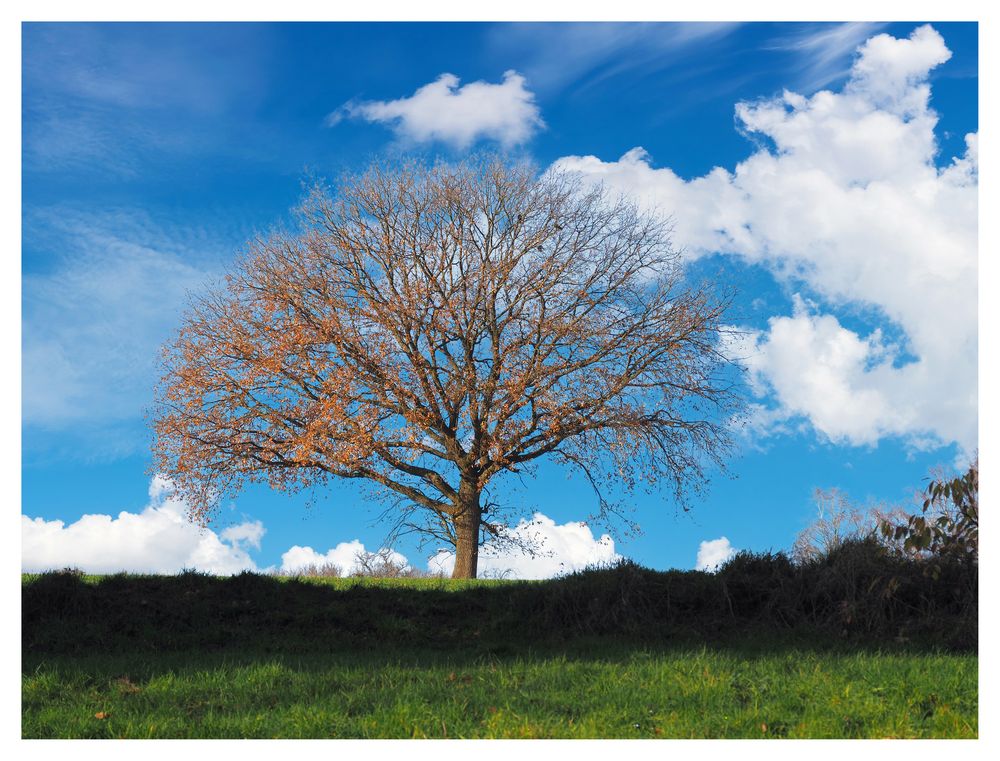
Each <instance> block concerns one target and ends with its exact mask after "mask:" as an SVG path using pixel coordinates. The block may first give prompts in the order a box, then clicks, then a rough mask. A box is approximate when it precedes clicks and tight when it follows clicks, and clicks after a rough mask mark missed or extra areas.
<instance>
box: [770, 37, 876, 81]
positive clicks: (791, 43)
mask: <svg viewBox="0 0 1000 761" xmlns="http://www.w3.org/2000/svg"><path fill="white" fill-rule="evenodd" d="M883 27H885V24H881V23H874V22H868V21H861V22H846V23H840V24H837V23H819V24H807V25H804V26H802V27H799V28H798V29H797V30H796V31H795V32H793V33H791V34H788V35H784V36H782V37H778V38H775V39H773V40H772V41H771V42H770V43H769V44H767V45H766V46H765V47H766V48H767V49H770V50H782V51H789V52H792V53H794V54H796V57H797V59H798V63H799V67H798V73H797V74H796V76H795V81H792V82H789V83H788V84H789V86H790V87H794V88H795V89H796V90H799V91H803V92H807V93H812V92H814V91H816V90H819V89H820V88H822V87H826V86H827V85H829V84H831V83H832V82H834V81H836V80H838V79H840V78H842V77H845V76H847V75H848V74H850V72H851V64H852V59H853V58H854V55H855V53H856V52H857V49H858V47H859V46H860V45H861V44H862V43H864V41H865V40H867V39H868V38H869V37H871V36H872V35H874V34H875V33H877V32H878V31H879V30H880V29H882V28H883Z"/></svg>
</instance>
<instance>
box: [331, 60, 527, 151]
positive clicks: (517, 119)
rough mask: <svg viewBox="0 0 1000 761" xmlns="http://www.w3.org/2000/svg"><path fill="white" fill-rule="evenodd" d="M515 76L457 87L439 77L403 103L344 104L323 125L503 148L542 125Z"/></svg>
mask: <svg viewBox="0 0 1000 761" xmlns="http://www.w3.org/2000/svg"><path fill="white" fill-rule="evenodd" d="M526 85H527V83H526V81H525V78H524V77H523V76H521V75H520V74H518V73H517V72H516V71H513V70H509V71H506V72H504V75H503V81H502V82H500V83H497V84H494V83H490V82H483V81H478V82H469V83H468V84H465V85H461V84H460V80H459V78H458V77H456V76H455V75H454V74H442V75H441V76H440V77H438V78H437V79H436V80H434V81H433V82H431V83H430V84H426V85H424V86H423V87H420V88H418V89H417V90H416V92H414V93H413V95H410V96H409V97H405V98H398V99H396V100H388V101H384V100H367V101H364V100H363V101H348V102H347V103H345V104H344V105H342V106H341V107H340V108H338V109H337V110H335V111H333V112H332V113H331V114H330V115H329V116H327V118H326V123H327V125H328V126H334V125H336V124H338V123H340V122H341V121H343V120H344V119H362V120H364V121H368V122H373V123H377V124H385V125H387V126H388V127H390V128H391V129H392V130H393V131H394V132H395V133H396V135H397V136H398V137H399V138H401V139H402V140H405V141H410V142H414V143H428V142H435V141H436V142H442V143H447V144H449V145H451V146H453V147H455V148H458V149H465V148H468V147H469V146H470V145H472V143H474V142H476V141H478V140H493V141H496V142H498V143H500V144H501V145H503V146H504V147H512V146H515V145H519V144H522V143H525V142H527V141H528V140H529V139H530V138H531V137H532V135H534V133H535V132H536V131H537V130H539V129H542V128H543V127H544V126H545V122H544V121H542V116H541V112H540V111H539V108H538V105H537V104H536V103H535V96H534V93H532V92H531V91H530V90H529V89H528V88H527V86H526Z"/></svg>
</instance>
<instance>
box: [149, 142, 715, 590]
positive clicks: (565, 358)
mask: <svg viewBox="0 0 1000 761" xmlns="http://www.w3.org/2000/svg"><path fill="white" fill-rule="evenodd" d="M300 222H301V227H300V229H299V230H298V231H297V232H295V233H275V234H273V235H271V236H270V237H267V238H262V239H259V240H256V241H254V242H253V243H252V244H251V246H250V250H249V253H248V255H247V256H246V258H245V259H244V260H243V262H242V263H241V264H240V265H239V266H238V268H237V269H236V270H235V271H234V272H233V273H232V274H231V275H229V276H228V277H227V278H226V280H225V283H224V284H223V285H222V287H220V288H217V289H216V290H214V291H212V292H210V293H208V294H207V295H204V296H203V297H201V298H199V299H198V300H197V301H196V302H195V303H194V304H193V305H192V308H191V310H190V312H189V313H188V314H187V315H186V317H185V320H184V323H183V326H182V328H181V329H180V332H179V334H178V336H177V338H176V340H175V341H173V342H172V343H171V344H170V345H169V346H167V347H166V348H165V351H164V374H163V380H162V383H161V385H160V387H159V390H158V392H157V405H156V409H155V413H154V416H155V435H156V439H155V446H154V455H155V457H154V463H155V467H156V468H158V469H159V470H160V471H161V472H163V473H165V474H167V475H169V476H170V477H171V478H172V479H173V480H174V482H175V483H176V485H177V487H178V490H179V492H180V493H181V494H182V495H183V496H184V497H185V498H186V499H187V500H188V504H189V505H190V507H191V510H192V517H194V518H196V519H199V520H202V521H205V520H207V519H208V516H209V515H210V513H211V510H212V509H213V507H214V506H215V505H216V504H217V501H218V499H219V498H220V497H221V496H222V495H224V494H227V493H232V492H234V491H236V490H238V489H239V488H240V487H241V486H242V485H244V484H245V483H247V482H265V483H268V484H270V485H271V486H272V487H274V488H277V489H300V488H303V487H307V486H314V485H318V484H322V483H323V482H325V481H326V480H327V479H329V478H331V477H337V478H348V479H361V480H362V481H363V482H365V483H368V484H370V485H373V486H374V487H375V490H376V492H377V493H378V494H379V495H381V496H389V497H391V498H393V503H392V509H393V510H394V511H395V515H396V516H397V518H398V523H397V529H399V530H402V529H406V528H412V529H416V530H420V531H423V532H427V533H429V534H430V535H431V536H433V537H436V538H438V539H442V540H444V541H446V542H448V543H449V544H451V545H453V546H454V547H455V552H456V556H455V569H454V576H455V577H474V576H475V575H476V571H477V562H478V548H479V545H480V543H481V541H484V540H485V539H486V538H487V537H489V536H494V537H501V538H502V537H503V536H504V532H502V531H501V530H500V528H501V526H500V524H499V523H498V522H497V518H496V509H497V507H498V505H497V504H496V503H495V502H494V501H493V500H490V499H484V490H486V488H487V485H488V484H489V483H490V482H491V481H492V480H493V479H495V478H496V477H498V476H500V475H501V474H509V473H519V472H521V471H522V470H524V469H527V468H530V467H531V466H532V464H533V463H535V462H537V461H538V460H539V458H543V457H549V458H552V459H554V460H555V461H557V462H559V463H562V464H564V465H567V466H571V467H575V468H577V469H579V470H580V471H582V473H584V474H585V475H586V477H587V478H588V479H589V481H590V483H591V484H592V485H593V487H594V488H595V490H596V491H597V494H598V502H599V506H600V507H599V511H598V512H599V514H600V515H601V516H603V517H607V516H608V515H610V514H611V513H613V512H615V506H613V505H612V504H611V503H609V502H608V501H607V500H605V498H604V497H603V494H602V491H601V488H600V487H601V486H602V485H603V484H604V483H607V482H608V481H609V480H614V482H615V483H620V484H623V485H624V486H625V487H626V488H628V489H631V488H633V487H635V486H636V485H638V484H640V483H643V482H644V483H646V484H648V485H650V486H653V485H657V484H659V482H661V480H663V479H666V480H667V481H668V482H669V483H670V484H671V485H672V490H673V493H674V495H675V496H676V497H677V498H678V499H679V500H681V501H683V499H684V497H685V494H686V493H687V491H688V489H689V487H694V486H697V485H698V483H699V482H701V481H702V480H703V466H704V464H705V462H706V461H715V462H720V461H721V460H720V457H721V455H722V453H723V452H724V451H725V449H726V447H727V438H726V435H725V427H724V425H723V424H722V422H721V421H722V419H723V415H724V414H727V412H728V411H729V408H730V405H731V403H732V402H733V400H734V397H733V396H732V394H731V392H730V385H729V383H728V381H727V380H726V374H725V372H724V369H725V364H726V362H725V359H724V358H723V357H722V356H721V355H720V353H719V351H718V349H717V346H718V342H719V339H720V335H721V333H722V332H723V326H722V321H721V320H722V315H723V311H724V306H725V303H724V300H723V299H720V298H718V297H717V296H716V295H715V294H714V293H713V292H712V289H711V288H709V287H708V286H701V287H691V286H688V285H685V283H684V282H683V280H682V273H681V267H680V261H679V254H678V253H677V252H676V251H675V250H674V249H673V248H672V247H671V246H670V240H669V229H668V227H667V226H666V225H665V223H664V222H663V221H661V220H660V219H658V218H656V217H654V216H653V215H648V214H643V213H640V212H639V211H638V210H637V208H636V207H635V205H633V204H632V203H629V202H628V201H626V200H624V199H613V198H610V197H609V196H608V195H607V194H606V193H605V192H604V191H603V190H602V189H601V188H587V187H585V186H583V185H581V184H580V183H579V182H578V181H577V180H575V179H574V178H573V177H572V176H570V175H566V174H558V173H547V174H544V175H542V176H538V175H537V173H536V172H535V171H534V170H532V169H531V168H530V167H528V166H524V165H509V164H505V163H503V162H501V161H499V160H496V159H492V160H478V161H473V162H469V163H463V164H460V165H457V166H454V165H445V164H436V165H433V166H430V167H428V166H424V165H418V164H411V165H406V166H402V167H390V168H386V167H382V166H373V167H372V168H370V169H369V170H368V171H366V172H365V173H363V174H361V175H359V176H353V177H348V178H347V179H345V180H344V181H343V182H342V183H340V185H339V187H338V188H337V190H336V191H335V192H333V193H331V192H329V191H327V190H326V189H324V188H321V187H316V188H314V189H313V190H312V192H311V193H310V194H309V195H308V197H307V199H306V200H305V202H304V204H303V206H302V209H301V215H300Z"/></svg>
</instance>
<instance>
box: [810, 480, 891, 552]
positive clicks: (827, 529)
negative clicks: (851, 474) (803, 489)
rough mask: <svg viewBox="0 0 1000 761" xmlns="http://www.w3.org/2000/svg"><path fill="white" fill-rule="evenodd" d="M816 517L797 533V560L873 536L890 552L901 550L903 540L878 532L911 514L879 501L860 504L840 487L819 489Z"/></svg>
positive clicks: (814, 499) (815, 497) (815, 493)
mask: <svg viewBox="0 0 1000 761" xmlns="http://www.w3.org/2000/svg"><path fill="white" fill-rule="evenodd" d="M813 501H814V502H815V503H816V513H817V515H816V520H815V521H813V522H812V523H810V524H809V525H808V526H806V527H805V528H804V529H803V530H802V531H800V532H799V534H798V536H796V537H795V542H794V543H793V544H792V559H793V560H794V561H795V562H796V563H800V564H802V563H809V562H813V561H817V560H820V559H822V558H826V557H829V556H830V554H831V553H833V552H834V551H835V550H837V549H838V548H840V547H842V546H844V545H845V544H847V543H849V542H860V541H864V540H866V539H874V540H876V541H878V542H879V543H880V544H882V545H883V546H884V547H885V549H886V550H888V551H890V552H899V551H900V550H902V542H901V541H900V542H897V541H895V540H894V539H893V538H892V537H888V536H885V534H884V532H883V533H882V534H880V533H879V531H880V527H881V526H884V525H885V524H886V523H887V522H890V521H896V520H905V519H906V518H907V517H908V515H907V513H906V511H904V510H903V509H902V508H899V507H886V506H885V505H876V506H871V507H868V508H860V507H858V506H856V505H854V504H852V503H851V501H850V500H849V499H848V496H847V495H846V494H845V493H844V492H842V491H841V490H840V489H837V488H832V489H816V490H815V491H814V492H813Z"/></svg>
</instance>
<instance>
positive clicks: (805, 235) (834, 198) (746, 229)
mask: <svg viewBox="0 0 1000 761" xmlns="http://www.w3.org/2000/svg"><path fill="white" fill-rule="evenodd" d="M949 57H950V52H949V51H948V49H947V47H946V46H945V44H944V40H943V39H942V38H941V36H940V34H938V32H937V31H935V30H934V29H933V28H931V27H930V26H922V27H920V28H918V29H916V30H915V31H914V32H913V34H912V35H910V37H909V38H907V39H897V38H894V37H891V36H889V35H886V34H880V35H876V36H874V37H872V38H870V39H869V40H867V41H866V42H865V43H864V44H863V45H861V46H860V48H859V49H858V52H857V56H856V58H855V60H854V63H853V66H852V69H851V74H850V78H849V80H848V82H847V83H846V84H845V86H844V87H843V89H842V90H841V91H840V92H831V91H828V90H823V91H820V92H817V93H816V94H814V95H812V96H811V97H805V96H803V95H800V94H797V93H794V92H790V91H785V92H784V93H783V95H782V96H781V97H778V98H770V99H765V100H760V101H755V102H743V103H739V104H737V106H736V116H737V120H738V125H739V128H740V129H741V130H742V131H743V132H744V133H746V134H747V135H748V136H749V137H750V138H751V139H753V140H754V141H755V142H757V143H758V147H757V149H756V150H755V151H754V153H753V154H752V155H751V156H750V157H749V158H747V159H746V160H745V161H743V162H741V163H739V164H738V165H737V166H736V167H735V168H734V169H733V170H732V171H729V170H727V169H724V168H721V167H717V168H715V169H714V170H712V171H711V172H709V173H708V174H706V175H704V176H702V177H696V178H694V179H691V180H686V179H683V178H681V177H679V176H678V175H677V174H675V173H674V172H673V171H671V170H670V169H669V168H654V167H653V166H652V160H651V158H650V157H649V156H648V155H647V154H646V152H645V151H643V150H642V149H641V148H635V149H633V150H631V151H629V152H628V153H626V154H625V155H624V156H622V157H621V158H620V159H619V160H618V161H613V162H605V161H602V160H600V159H598V158H596V157H594V156H582V157H581V156H569V157H565V158H563V159H560V160H559V161H557V162H556V163H555V166H556V167H559V168H563V169H567V170H570V171H575V172H579V173H580V174H581V175H583V176H584V177H585V178H588V179H589V180H591V181H595V182H597V181H601V182H604V183H605V184H606V185H607V186H608V187H609V188H611V189H617V190H621V191H624V192H627V193H629V194H630V195H632V196H634V197H637V198H638V199H640V201H641V202H642V203H645V204H648V205H650V206H651V207H655V208H657V209H659V210H662V211H663V212H664V213H669V214H671V215H673V217H674V218H675V220H676V227H675V242H676V243H677V244H679V245H681V246H683V247H685V249H686V250H687V252H688V255H689V256H692V257H697V256H699V255H702V254H706V253H711V252H722V253H727V254H732V255H736V256H740V257H743V258H744V259H745V260H746V261H748V262H750V263H753V264H759V265H762V266H765V267H768V268H769V269H770V270H771V271H772V272H773V273H774V274H775V275H776V277H778V278H779V279H781V280H783V281H784V282H786V283H789V284H790V285H791V286H793V287H794V288H796V289H798V290H801V291H803V292H805V293H807V294H808V295H809V296H810V298H813V299H814V300H815V301H816V304H814V305H813V306H810V307H807V306H805V304H804V302H803V301H801V300H799V301H797V302H796V305H795V307H794V310H793V314H791V315H775V316H773V317H772V319H771V320H770V322H769V326H768V329H767V330H766V331H765V332H762V333H758V334H753V335H751V336H750V337H749V338H750V340H748V341H747V342H746V344H745V345H744V347H743V348H744V349H746V350H747V352H746V355H745V359H746V362H747V364H748V366H749V367H750V369H751V371H752V372H753V373H754V374H755V376H756V384H757V388H758V390H760V391H761V392H762V393H763V392H771V394H772V396H771V398H772V400H773V403H772V404H770V405H767V404H763V405H761V407H760V410H761V413H762V417H761V418H760V420H758V423H760V422H761V421H764V422H766V423H767V424H769V425H777V426H780V425H782V424H784V423H787V422H788V421H789V420H792V419H796V418H798V419H805V420H808V421H809V422H810V423H811V425H812V426H813V427H814V428H815V430H817V431H819V432H820V433H821V434H822V435H825V436H827V437H829V438H830V439H831V440H833V441H836V442H843V443H851V444H874V443H876V442H877V441H878V440H879V439H880V438H881V437H883V436H902V437H905V438H906V440H907V441H909V442H910V443H911V444H914V445H917V446H932V445H941V444H949V443H952V442H955V443H958V444H959V445H960V446H961V447H963V448H964V449H965V450H967V451H971V450H972V449H974V448H975V446H976V440H977V436H978V385H977V320H978V313H977V247H978V240H977V217H978V142H977V136H976V135H975V134H970V135H968V136H967V137H966V150H965V152H964V154H963V155H961V156H958V157H955V158H954V159H953V160H952V161H951V162H950V163H949V164H947V165H946V166H944V167H940V166H938V165H937V163H936V162H935V159H936V155H937V153H938V144H937V141H936V138H935V136H934V127H935V125H936V124H937V114H936V113H935V112H934V111H933V110H932V109H931V107H930V95H931V90H930V85H929V84H928V76H929V73H930V71H931V70H932V69H933V68H934V67H935V66H938V65H940V64H941V63H943V62H945V61H947V60H948V58H949ZM843 308H849V309H850V310H852V312H853V313H854V314H859V313H860V314H862V315H863V316H865V317H867V318H870V320H871V322H872V323H873V325H874V324H879V325H882V326H883V327H884V330H880V329H878V328H874V327H873V328H872V329H870V330H863V329H862V330H856V329H852V328H850V327H847V326H845V325H844V324H843V323H842V321H841V320H839V319H838V318H837V317H836V316H835V315H834V314H832V311H833V310H836V309H843ZM896 333H901V337H900V338H897V339H895V340H891V341H890V340H887V339H886V337H885V335H886V334H893V335H895V334H896Z"/></svg>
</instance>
